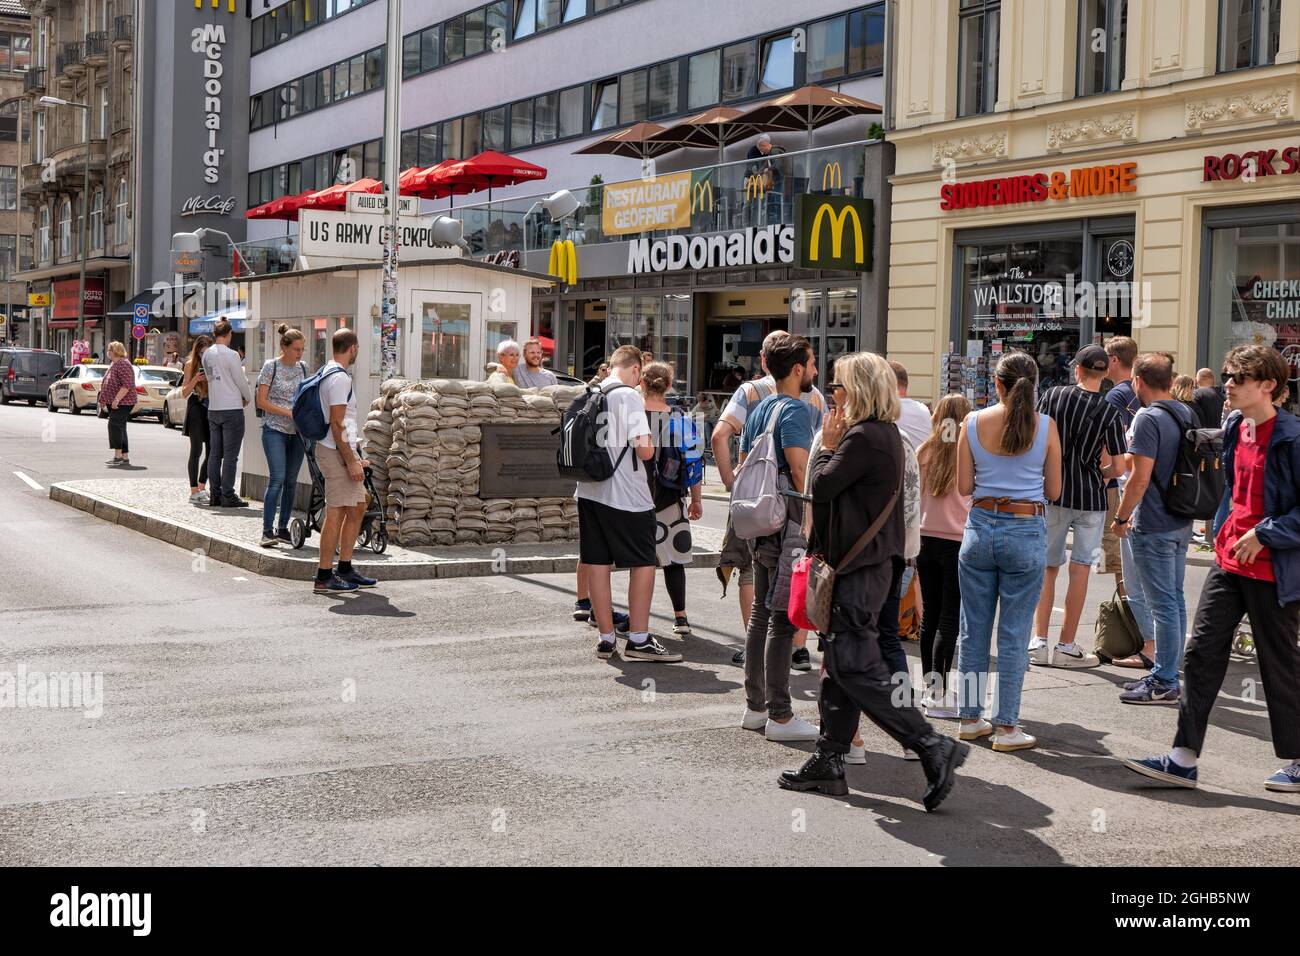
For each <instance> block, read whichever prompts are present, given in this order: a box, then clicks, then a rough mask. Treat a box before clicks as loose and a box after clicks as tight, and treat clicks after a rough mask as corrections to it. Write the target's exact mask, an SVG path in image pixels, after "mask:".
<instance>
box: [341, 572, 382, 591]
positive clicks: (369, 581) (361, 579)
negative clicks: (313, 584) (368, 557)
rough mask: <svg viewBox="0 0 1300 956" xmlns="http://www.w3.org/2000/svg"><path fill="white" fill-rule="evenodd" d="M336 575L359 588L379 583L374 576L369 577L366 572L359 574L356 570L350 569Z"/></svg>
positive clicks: (371, 586)
mask: <svg viewBox="0 0 1300 956" xmlns="http://www.w3.org/2000/svg"><path fill="white" fill-rule="evenodd" d="M336 577H338V578H339V579H340V580H342V581H344V582H346V583H348V584H352V585H355V586H356V587H359V588H373V587H374V586H375V585H376V584H378V583H379V582H378V581H376V580H375V579H374V578H368V577H366V576H365V575H364V574H358V573H357V572H356V571H348V572H346V573H345V574H339V575H336Z"/></svg>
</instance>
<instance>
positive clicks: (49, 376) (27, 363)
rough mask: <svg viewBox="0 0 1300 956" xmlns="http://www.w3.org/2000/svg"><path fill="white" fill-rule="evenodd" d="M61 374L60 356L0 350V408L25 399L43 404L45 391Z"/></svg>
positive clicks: (42, 350) (21, 350) (41, 350)
mask: <svg viewBox="0 0 1300 956" xmlns="http://www.w3.org/2000/svg"><path fill="white" fill-rule="evenodd" d="M62 374H63V356H62V355H60V354H59V353H58V352H48V351H46V350H44V349H0V405H8V404H9V403H10V402H11V401H14V400H17V399H23V398H25V399H27V404H28V405H35V404H36V403H37V402H40V403H41V404H42V405H43V404H45V401H46V398H47V396H48V394H49V388H50V386H51V385H52V384H54V381H55V380H56V379H58V377H59V376H60V375H62Z"/></svg>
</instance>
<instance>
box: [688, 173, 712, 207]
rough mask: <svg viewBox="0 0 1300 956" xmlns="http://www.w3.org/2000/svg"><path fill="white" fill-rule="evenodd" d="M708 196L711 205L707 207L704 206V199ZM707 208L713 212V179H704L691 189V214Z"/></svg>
mask: <svg viewBox="0 0 1300 956" xmlns="http://www.w3.org/2000/svg"><path fill="white" fill-rule="evenodd" d="M706 194H707V195H708V197H709V205H708V206H707V207H706V206H705V205H704V197H705V195H706ZM706 208H707V209H708V211H709V212H713V180H711V179H702V180H700V181H699V182H698V183H696V184H695V185H694V186H692V187H691V212H695V211H696V210H698V209H706Z"/></svg>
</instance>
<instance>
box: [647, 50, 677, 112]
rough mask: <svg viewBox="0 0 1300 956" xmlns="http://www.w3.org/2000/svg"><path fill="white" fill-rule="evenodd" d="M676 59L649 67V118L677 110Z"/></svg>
mask: <svg viewBox="0 0 1300 956" xmlns="http://www.w3.org/2000/svg"><path fill="white" fill-rule="evenodd" d="M677 73H678V66H677V61H676V60H672V61H671V62H668V63H660V64H659V65H658V66H652V67H650V114H649V115H650V118H651V119H658V118H659V117H661V116H670V115H671V114H673V113H676V112H677Z"/></svg>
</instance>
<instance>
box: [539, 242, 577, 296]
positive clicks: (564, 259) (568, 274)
mask: <svg viewBox="0 0 1300 956" xmlns="http://www.w3.org/2000/svg"><path fill="white" fill-rule="evenodd" d="M546 271H547V273H548V274H549V275H553V276H555V277H556V278H557V279H559V280H560V281H561V282H563V283H564V284H565V285H577V283H578V250H577V248H575V247H574V245H573V240H572V239H563V240H561V239H556V240H555V241H554V242H553V243H551V260H550V263H549V265H548V266H547V269H546Z"/></svg>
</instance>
